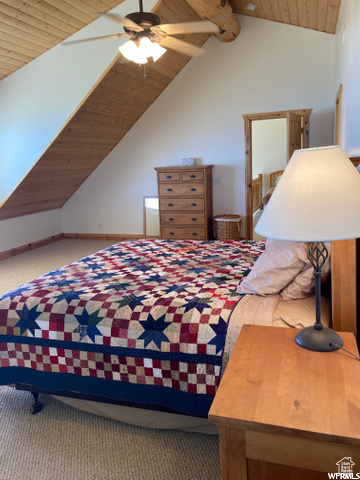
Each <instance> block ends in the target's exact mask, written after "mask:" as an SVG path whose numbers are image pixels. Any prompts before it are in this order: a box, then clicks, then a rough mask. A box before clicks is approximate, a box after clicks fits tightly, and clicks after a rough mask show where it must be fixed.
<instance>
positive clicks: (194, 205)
mask: <svg viewBox="0 0 360 480" xmlns="http://www.w3.org/2000/svg"><path fill="white" fill-rule="evenodd" d="M169 206H170V205H169ZM191 206H192V207H196V203H192V204H191Z"/></svg>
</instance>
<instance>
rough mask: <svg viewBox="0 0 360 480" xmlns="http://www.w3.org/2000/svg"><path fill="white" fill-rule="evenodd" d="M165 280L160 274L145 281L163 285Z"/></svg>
mask: <svg viewBox="0 0 360 480" xmlns="http://www.w3.org/2000/svg"><path fill="white" fill-rule="evenodd" d="M164 280H165V279H164V277H162V276H161V275H159V274H156V275H150V276H149V277H148V278H147V279H146V280H145V281H146V282H158V283H163V281H164Z"/></svg>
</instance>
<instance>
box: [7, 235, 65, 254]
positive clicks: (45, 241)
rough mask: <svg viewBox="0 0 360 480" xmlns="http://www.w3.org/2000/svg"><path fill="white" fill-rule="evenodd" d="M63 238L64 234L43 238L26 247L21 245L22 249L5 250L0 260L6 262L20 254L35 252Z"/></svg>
mask: <svg viewBox="0 0 360 480" xmlns="http://www.w3.org/2000/svg"><path fill="white" fill-rule="evenodd" d="M62 238H63V234H62V233H59V234H57V235H53V236H52V237H47V238H43V239H42V240H37V241H36V242H31V243H27V244H26V245H21V246H20V247H15V248H11V249H10V250H5V251H4V252H0V260H5V259H6V258H10V257H14V256H15V255H19V254H20V253H24V252H28V251H29V250H34V249H35V248H39V247H44V246H45V245H48V244H49V243H53V242H57V241H58V240H61V239H62Z"/></svg>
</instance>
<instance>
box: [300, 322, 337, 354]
mask: <svg viewBox="0 0 360 480" xmlns="http://www.w3.org/2000/svg"><path fill="white" fill-rule="evenodd" d="M295 342H296V343H297V344H298V345H300V346H301V347H303V348H307V349H308V350H313V351H314V352H332V351H333V350H338V348H339V347H342V346H343V341H342V338H341V337H340V336H339V335H338V334H337V333H336V332H334V330H331V328H327V327H324V326H323V328H321V329H320V330H317V329H316V328H314V327H306V328H303V329H302V330H300V332H299V333H298V334H297V335H296V337H295ZM334 344H335V345H338V346H335V345H334Z"/></svg>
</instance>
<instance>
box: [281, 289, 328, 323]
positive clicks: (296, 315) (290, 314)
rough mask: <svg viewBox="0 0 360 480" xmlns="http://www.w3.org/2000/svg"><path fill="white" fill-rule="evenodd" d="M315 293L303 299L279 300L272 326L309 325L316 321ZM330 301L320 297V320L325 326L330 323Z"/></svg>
mask: <svg viewBox="0 0 360 480" xmlns="http://www.w3.org/2000/svg"><path fill="white" fill-rule="evenodd" d="M315 302H316V300H315V295H311V296H310V297H307V298H306V299H304V300H292V301H290V302H288V301H282V300H280V301H279V302H278V304H277V306H276V308H275V311H274V319H273V322H272V326H273V327H295V328H305V327H311V326H312V325H314V323H315V321H316V317H315ZM330 312H331V308H330V301H329V300H328V299H327V298H325V297H321V321H322V323H323V324H324V325H325V326H329V323H330Z"/></svg>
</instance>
